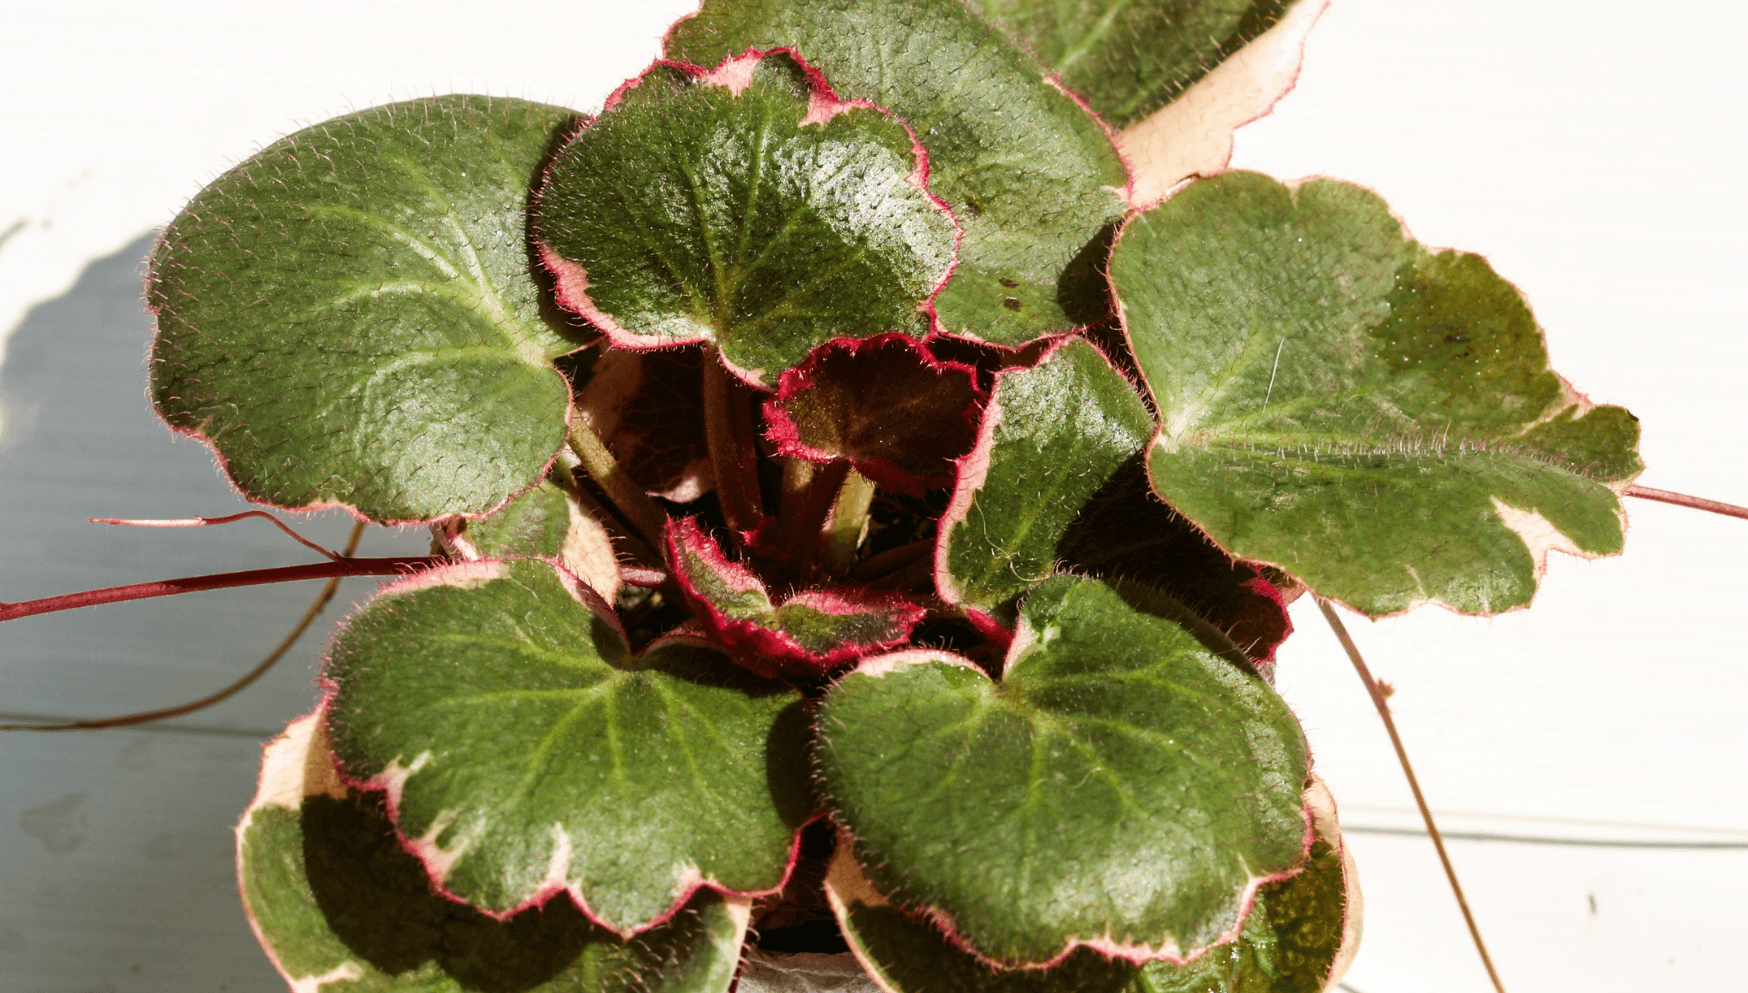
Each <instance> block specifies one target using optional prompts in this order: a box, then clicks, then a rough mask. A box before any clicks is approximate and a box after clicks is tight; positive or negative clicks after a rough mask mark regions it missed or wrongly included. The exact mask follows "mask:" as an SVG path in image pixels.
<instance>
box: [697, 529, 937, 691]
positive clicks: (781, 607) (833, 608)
mask: <svg viewBox="0 0 1748 993" xmlns="http://www.w3.org/2000/svg"><path fill="white" fill-rule="evenodd" d="M667 554H668V563H669V567H670V568H671V569H672V570H673V575H674V578H675V579H676V580H678V582H679V584H680V588H681V590H682V591H683V592H684V594H685V596H686V600H687V602H688V603H690V604H691V605H692V611H693V615H694V617H695V618H696V619H697V621H698V623H700V624H702V625H703V626H704V630H706V631H707V632H709V634H710V637H711V638H712V639H713V640H714V641H716V642H717V643H718V644H721V645H725V646H727V647H729V648H731V649H733V650H734V651H735V652H736V655H737V657H738V658H740V659H741V661H742V662H743V664H745V665H746V666H747V667H748V668H750V669H752V670H753V671H755V672H758V673H760V674H763V675H768V676H775V675H777V674H778V673H780V672H782V673H790V674H794V675H801V676H816V675H819V674H820V673H823V672H825V671H826V670H828V669H831V668H833V667H835V666H838V665H841V664H842V663H845V662H849V661H851V660H853V659H856V658H860V657H861V656H863V655H867V654H868V653H869V652H871V651H874V650H877V649H881V648H890V647H891V646H893V645H897V644H900V643H902V642H903V641H904V640H905V639H906V638H908V637H910V632H911V629H912V628H914V627H916V625H917V622H918V621H920V620H922V619H923V614H924V610H923V608H922V607H921V606H919V605H917V604H914V603H911V602H910V601H908V600H906V599H904V598H903V597H901V596H899V595H897V594H895V593H890V592H884V593H875V592H873V591H870V590H864V589H857V588H855V587H844V586H838V587H832V588H825V589H812V590H803V591H801V592H800V593H797V594H795V595H793V596H791V597H789V598H788V599H786V600H784V601H783V602H782V603H780V604H776V603H773V602H772V601H771V596H770V593H769V592H768V590H767V589H766V586H765V583H764V581H763V580H761V579H760V578H759V577H758V576H757V575H755V574H754V573H753V571H752V570H751V569H748V568H747V567H746V566H744V565H742V564H740V563H739V562H732V561H730V560H729V559H728V558H727V557H725V556H724V555H723V554H722V549H721V547H720V546H718V545H717V544H716V541H715V540H714V539H713V538H711V537H710V535H709V534H708V533H707V532H706V531H705V530H704V529H703V528H702V527H700V526H699V524H698V521H697V519H696V518H691V517H688V518H684V519H681V520H670V521H669V522H668V541H667Z"/></svg>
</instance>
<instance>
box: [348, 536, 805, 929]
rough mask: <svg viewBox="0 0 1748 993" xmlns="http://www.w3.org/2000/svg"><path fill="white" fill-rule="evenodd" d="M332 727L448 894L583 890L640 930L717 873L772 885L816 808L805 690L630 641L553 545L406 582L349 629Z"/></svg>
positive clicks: (482, 901) (503, 900)
mask: <svg viewBox="0 0 1748 993" xmlns="http://www.w3.org/2000/svg"><path fill="white" fill-rule="evenodd" d="M325 676H326V678H327V679H328V680H329V681H330V682H331V683H332V684H333V685H334V686H335V690H334V693H333V696H332V698H331V703H330V711H329V718H328V724H329V727H330V730H331V733H332V739H333V742H334V751H335V754H336V755H338V756H339V759H340V762H341V764H342V767H343V769H344V771H345V773H346V775H347V776H348V777H349V779H350V780H351V781H353V782H355V783H358V784H360V785H361V786H363V787H365V788H368V789H382V790H387V791H388V794H389V801H390V803H391V805H392V806H391V809H393V811H394V814H395V827H396V830H397V831H398V832H399V833H400V835H401V837H403V838H405V839H406V840H407V843H408V844H409V846H410V847H411V848H412V849H413V850H414V851H415V852H417V853H418V855H419V856H420V857H421V858H422V859H423V861H424V863H425V867H426V870H427V871H428V872H429V873H430V875H431V877H432V879H433V880H434V881H435V882H436V883H437V884H438V885H439V886H441V887H442V889H443V890H444V891H445V892H447V893H450V894H453V895H454V896H456V897H458V898H460V899H462V900H465V901H467V902H468V903H470V904H472V905H473V906H475V907H478V908H480V909H482V910H484V911H486V912H488V913H490V914H492V915H495V916H501V915H503V914H506V913H509V912H513V911H515V910H517V909H519V908H521V907H524V906H528V905H531V904H534V903H539V902H542V901H543V900H544V899H545V898H546V897H548V896H551V895H552V894H553V893H556V892H558V891H560V890H569V891H570V893H571V895H572V897H573V898H574V899H575V900H576V901H577V902H578V904H579V905H580V906H581V907H582V908H583V909H584V910H585V911H586V912H587V913H588V914H589V915H590V917H591V918H592V919H594V920H595V921H596V922H597V923H599V924H601V925H602V926H604V927H606V928H609V929H611V930H613V931H615V932H617V933H619V934H621V935H630V934H631V933H633V932H636V931H640V930H643V929H645V928H648V927H650V926H651V925H652V924H654V923H656V922H658V921H660V920H663V919H665V918H666V916H667V915H668V914H669V913H670V912H672V911H673V910H674V909H675V908H677V907H678V906H679V905H680V904H681V903H683V902H684V901H685V900H686V899H687V898H688V897H689V896H690V895H691V894H692V893H693V891H695V890H696V889H698V888H699V887H700V886H709V887H711V888H713V889H717V890H720V891H724V892H729V893H760V892H768V891H771V890H774V889H775V888H776V887H777V886H778V885H780V884H781V883H782V881H783V878H784V875H785V873H786V871H787V868H788V866H789V863H790V855H791V849H792V842H793V836H794V829H795V827H796V825H798V824H799V823H800V822H801V821H802V820H803V819H805V817H806V816H807V813H808V806H809V800H808V797H807V786H806V779H805V772H804V761H805V755H804V751H805V747H806V746H805V729H804V727H803V726H802V718H801V716H800V697H799V695H798V694H796V693H795V692H793V691H791V690H788V689H786V688H784V687H782V686H780V685H778V684H776V683H772V682H767V681H765V680H762V679H759V678H757V677H754V676H753V675H752V674H751V673H748V672H747V671H746V670H745V669H742V668H741V667H739V666H737V665H734V664H733V663H732V662H730V661H729V660H728V659H727V658H726V657H725V656H723V655H722V654H720V653H719V652H717V651H714V650H711V649H708V648H704V647H699V646H697V645H693V644H689V643H685V642H679V641H672V640H670V641H665V642H657V643H656V644H654V645H652V646H651V647H650V648H648V649H647V650H645V651H644V653H643V654H641V655H635V656H634V655H632V654H631V653H630V652H629V651H628V650H627V649H626V647H625V642H624V636H623V634H622V633H621V632H620V630H619V628H618V626H617V623H616V622H615V621H614V620H613V617H612V614H611V613H610V612H609V611H608V610H607V609H606V607H605V606H604V605H603V604H602V603H601V602H600V601H599V600H598V599H596V598H594V597H593V596H591V595H588V594H586V593H584V592H583V590H582V589H581V587H580V586H576V585H574V581H571V580H569V579H568V577H566V576H565V575H564V574H562V573H559V572H558V571H556V570H555V569H554V568H553V567H552V566H550V565H548V564H546V563H544V562H539V561H522V562H513V563H503V562H489V561H488V562H480V563H468V564H466V565H461V566H455V567H451V568H449V569H447V570H444V571H440V572H436V573H429V574H426V575H425V576H421V577H419V578H417V579H414V580H410V581H408V582H407V583H404V584H402V586H401V587H399V588H398V589H397V588H391V589H390V590H388V591H386V592H385V593H384V594H383V595H382V596H380V597H378V598H377V599H376V600H375V601H373V602H372V603H371V604H370V605H369V606H368V607H366V608H365V609H364V610H363V611H362V612H361V613H359V614H358V615H357V616H356V617H354V618H353V620H352V621H351V622H350V624H349V625H348V626H347V628H346V630H345V631H343V632H342V633H341V634H340V635H339V637H338V638H337V639H336V641H335V644H334V649H333V652H332V653H331V655H330V658H329V662H328V665H327V669H326V671H325Z"/></svg>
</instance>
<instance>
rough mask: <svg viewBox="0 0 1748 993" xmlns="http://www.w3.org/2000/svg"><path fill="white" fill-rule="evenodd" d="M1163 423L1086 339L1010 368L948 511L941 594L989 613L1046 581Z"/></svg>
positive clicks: (939, 542) (939, 571)
mask: <svg viewBox="0 0 1748 993" xmlns="http://www.w3.org/2000/svg"><path fill="white" fill-rule="evenodd" d="M1152 432H1153V418H1152V417H1151V416H1149V415H1148V413H1147V407H1146V405H1145V404H1143V403H1142V402H1141V398H1140V397H1139V396H1137V395H1136V394H1135V387H1134V386H1132V385H1131V384H1130V382H1129V380H1128V379H1127V378H1125V377H1124V376H1123V374H1122V373H1120V372H1118V371H1117V370H1116V369H1114V368H1112V366H1111V364H1110V362H1109V361H1108V360H1106V358H1105V357H1104V355H1102V354H1101V353H1100V352H1099V350H1098V349H1097V348H1095V347H1093V346H1092V345H1090V344H1088V343H1087V342H1086V341H1084V340H1082V339H1079V338H1070V339H1067V340H1066V341H1065V342H1064V343H1062V344H1061V345H1059V346H1057V347H1056V348H1054V349H1053V350H1052V351H1051V352H1050V353H1049V354H1047V355H1046V356H1045V357H1044V358H1043V360H1041V361H1040V362H1039V363H1038V364H1037V365H1035V366H1033V367H1032V368H1030V369H1013V370H1007V371H1004V372H1001V373H998V374H997V375H996V382H995V389H994V391H993V392H992V393H991V395H990V398H989V403H988V404H987V405H986V406H985V408H984V411H983V422H982V425H981V427H980V428H979V430H978V435H977V444H976V446H975V447H974V448H972V450H971V452H970V454H968V455H966V456H965V457H964V458H962V459H960V460H959V472H958V479H957V481H956V482H955V483H954V488H953V499H952V502H951V503H950V504H948V506H947V511H946V513H945V514H943V515H942V516H941V523H940V530H939V532H938V537H937V539H936V546H935V583H936V586H937V587H938V588H939V589H940V591H941V595H942V596H943V597H945V598H946V599H947V600H948V601H949V602H952V603H961V604H964V605H966V606H967V607H970V608H972V609H973V610H977V611H981V612H984V613H988V612H989V611H990V610H991V609H993V608H994V607H995V606H996V605H998V604H1000V603H1002V602H1003V601H1005V600H1008V599H1010V598H1012V597H1013V596H1014V595H1016V594H1018V593H1022V592H1024V591H1026V590H1027V589H1029V588H1031V587H1032V586H1034V585H1036V584H1038V583H1041V582H1043V581H1044V580H1045V579H1046V578H1047V577H1049V575H1050V573H1051V569H1052V563H1053V562H1054V561H1055V559H1056V545H1057V542H1058V541H1060V540H1061V538H1062V536H1063V534H1064V533H1065V532H1066V530H1067V528H1068V525H1069V523H1070V522H1071V521H1073V520H1074V517H1075V515H1076V513H1078V512H1079V511H1080V509H1081V507H1082V505H1084V504H1085V503H1086V501H1087V500H1088V499H1089V498H1090V497H1091V496H1092V495H1093V494H1094V493H1096V492H1098V490H1099V488H1100V487H1101V486H1103V485H1104V484H1105V482H1106V480H1108V479H1109V478H1110V477H1111V474H1112V473H1114V472H1116V471H1117V469H1118V468H1119V467H1121V466H1122V465H1123V463H1124V462H1125V461H1127V460H1128V459H1129V458H1130V457H1131V456H1133V455H1134V454H1135V453H1136V452H1139V451H1140V450H1141V448H1142V446H1144V445H1146V444H1147V438H1148V436H1149V435H1151V434H1152Z"/></svg>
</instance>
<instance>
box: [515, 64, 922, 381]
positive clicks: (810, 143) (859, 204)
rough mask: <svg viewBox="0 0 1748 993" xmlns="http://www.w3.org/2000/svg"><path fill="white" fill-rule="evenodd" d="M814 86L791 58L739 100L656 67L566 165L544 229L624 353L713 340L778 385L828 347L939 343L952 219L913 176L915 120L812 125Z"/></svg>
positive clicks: (550, 193)
mask: <svg viewBox="0 0 1748 993" xmlns="http://www.w3.org/2000/svg"><path fill="white" fill-rule="evenodd" d="M809 92H810V90H809V85H808V82H807V80H806V79H805V77H803V76H802V74H801V73H800V71H799V69H798V67H796V66H795V65H794V63H792V62H791V61H790V60H789V59H788V58H786V57H783V56H774V57H770V58H766V59H764V60H762V61H761V62H760V63H759V65H758V67H757V69H756V70H754V72H753V78H752V82H751V83H750V85H748V86H747V87H746V88H745V89H744V90H743V91H742V92H741V93H740V94H739V95H738V96H737V95H735V94H733V93H732V92H731V91H730V90H729V89H728V88H727V87H725V86H717V85H712V84H708V83H700V82H695V81H693V80H691V79H689V78H687V77H685V76H684V75H682V74H680V73H677V72H675V71H673V70H670V69H666V68H662V67H658V68H656V69H654V70H652V71H651V72H650V73H649V74H648V75H646V76H645V77H644V78H643V79H642V80H641V81H640V82H639V83H638V85H637V86H636V88H634V89H632V90H630V91H628V92H627V94H626V96H625V98H624V100H623V102H621V103H620V104H619V105H618V106H616V107H614V108H613V109H611V110H609V111H608V112H606V113H605V114H603V115H602V116H601V118H600V119H599V120H598V121H596V122H595V123H594V124H593V125H592V126H591V127H590V128H588V129H587V130H586V131H584V132H582V133H581V134H579V135H578V136H577V137H576V138H575V139H574V140H572V142H571V143H570V144H569V145H567V146H566V147H565V148H564V150H563V151H562V152H560V153H559V155H558V158H557V159H556V160H555V162H554V163H553V168H552V172H551V173H550V175H549V177H548V180H547V183H546V185H545V186H544V187H543V188H542V191H541V194H540V227H539V235H540V238H541V241H542V243H543V244H544V245H545V247H546V249H547V250H548V251H549V252H551V253H555V254H556V255H558V256H560V257H562V258H563V259H564V260H565V261H566V262H569V263H571V264H574V265H576V266H579V267H580V268H581V269H582V270H584V271H586V273H587V277H586V278H587V295H588V299H589V305H590V306H592V307H593V308H594V309H595V310H597V311H599V312H601V313H602V314H605V315H606V317H607V318H608V319H609V321H610V323H611V324H613V325H616V326H617V327H616V329H613V333H614V337H615V340H616V341H617V342H618V343H619V344H628V345H633V346H638V345H642V346H655V345H666V344H673V343H675V342H684V341H697V340H700V339H704V340H710V341H714V342H716V344H717V347H718V348H719V349H720V350H721V352H722V355H723V357H724V358H725V359H727V360H728V362H729V363H730V364H731V365H732V366H734V367H735V368H736V369H738V370H740V371H741V372H742V373H743V374H744V375H746V376H747V378H748V379H750V380H751V381H753V382H755V383H766V384H771V383H775V382H776V377H777V374H778V373H780V372H782V371H783V370H785V369H787V368H789V367H790V366H793V365H796V364H798V363H799V362H801V361H802V360H803V359H805V358H806V357H807V354H808V353H809V352H810V351H812V350H813V349H814V348H815V347H817V346H819V345H822V344H824V343H825V342H827V341H830V340H832V339H834V338H845V337H851V338H853V337H862V336H865V335H869V334H874V333H878V332H881V331H893V330H898V331H904V332H906V333H909V334H912V335H914V336H917V337H921V336H922V335H925V334H927V333H928V330H929V323H928V318H927V316H926V315H925V314H923V313H920V312H919V310H918V307H919V304H920V303H921V302H922V301H923V300H924V299H925V298H927V297H928V296H929V295H930V294H932V293H933V292H934V290H935V288H936V287H937V286H938V285H939V283H940V282H941V280H943V279H944V278H945V277H946V275H947V271H948V269H949V268H950V267H951V265H952V261H953V245H954V231H953V222H952V219H951V217H949V216H948V214H947V213H946V211H944V210H942V209H941V208H940V207H939V205H937V204H935V203H934V202H933V201H932V200H930V199H929V197H928V195H927V194H926V193H925V192H924V191H923V190H921V189H919V188H918V187H917V186H915V185H913V184H912V183H911V182H910V177H911V174H912V173H913V172H914V171H915V169H916V162H915V156H914V149H913V145H912V142H911V138H910V135H909V133H908V132H907V131H905V129H904V126H903V125H901V124H899V123H898V122H897V121H896V120H894V119H893V118H891V117H890V116H888V115H886V114H883V113H881V112H879V111H877V110H872V109H866V108H857V109H850V110H846V111H844V112H842V113H840V114H838V115H837V116H835V117H833V118H831V119H830V120H829V121H826V122H825V123H823V124H803V123H802V121H803V119H804V118H806V117H807V115H808V100H809ZM560 291H561V297H565V298H567V299H566V302H567V303H569V304H571V305H572V306H580V304H579V302H577V301H574V300H571V299H568V296H569V294H568V292H567V291H566V289H565V286H564V283H563V281H562V280H561V286H560Z"/></svg>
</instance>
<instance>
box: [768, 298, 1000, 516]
mask: <svg viewBox="0 0 1748 993" xmlns="http://www.w3.org/2000/svg"><path fill="white" fill-rule="evenodd" d="M894 343H903V345H904V347H905V348H907V349H908V350H909V351H910V352H911V353H912V354H913V355H914V356H915V357H916V358H917V359H918V360H919V362H920V364H922V365H923V366H925V367H926V368H928V369H930V370H931V371H933V372H935V373H936V374H937V375H943V376H944V375H948V374H953V375H963V376H964V377H966V379H967V380H968V381H969V384H970V386H971V391H972V393H973V394H974V395H975V396H976V398H977V399H976V400H975V401H973V402H972V403H970V404H967V405H966V407H965V409H964V410H963V411H961V412H960V415H959V416H960V418H961V420H960V426H962V427H967V428H973V427H975V426H976V424H977V418H978V414H979V413H980V412H981V410H982V405H983V403H984V402H985V401H986V399H987V398H986V397H985V396H984V393H983V391H982V390H980V389H978V387H977V370H976V369H975V368H973V367H971V366H969V365H967V364H965V363H963V362H955V361H952V360H950V359H938V358H936V357H935V356H934V354H933V353H932V352H930V351H929V350H928V348H927V346H926V345H924V343H923V342H920V341H918V340H917V339H915V338H912V337H911V336H909V335H907V334H904V333H902V332H898V331H887V332H882V333H881V334H876V335H870V336H868V337H866V338H838V339H835V340H833V341H829V342H826V343H825V344H824V345H821V346H820V347H818V348H816V349H814V350H813V352H812V354H810V355H808V357H807V361H805V362H803V363H801V364H800V365H798V366H796V367H794V368H793V369H786V370H784V371H783V373H782V375H780V376H778V377H777V394H776V396H774V397H772V398H771V399H769V400H767V401H765V406H764V410H765V437H766V438H767V439H769V440H770V442H771V444H773V445H775V446H777V454H778V455H781V456H784V457H785V458H792V459H805V460H806V461H808V462H814V463H825V462H830V461H831V460H833V459H836V458H845V457H848V458H849V460H850V465H851V466H853V467H855V470H856V471H857V472H859V473H861V474H862V475H864V476H867V477H868V478H869V479H872V480H873V481H874V482H876V483H878V484H880V485H881V486H884V487H886V488H887V489H889V490H892V491H894V492H896V493H903V494H906V495H908V496H921V495H922V494H923V493H924V492H926V491H927V490H928V488H929V487H930V485H932V484H938V483H940V482H943V481H947V480H948V479H949V478H950V477H948V476H946V475H942V476H938V477H937V476H919V475H917V474H916V473H913V472H911V471H909V470H907V469H904V468H903V467H901V466H898V465H896V464H894V463H892V462H888V461H887V460H885V459H881V458H867V457H863V458H858V457H855V456H843V455H840V454H839V453H837V452H828V451H826V450H825V449H823V448H814V447H813V446H811V445H809V444H807V443H806V442H804V441H802V440H801V428H800V426H799V425H797V424H796V423H795V421H794V419H793V418H791V417H790V416H789V410H788V407H787V404H788V402H789V401H790V400H793V399H794V398H795V396H796V395H797V394H799V393H803V392H805V391H807V390H809V389H812V388H813V384H814V376H815V375H817V373H818V371H819V364H820V362H821V361H823V359H824V357H825V353H826V352H828V351H831V350H838V351H845V352H848V353H849V354H850V356H851V357H854V356H855V354H856V353H857V352H859V351H861V350H862V349H864V348H884V347H886V346H888V345H891V344H894Z"/></svg>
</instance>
